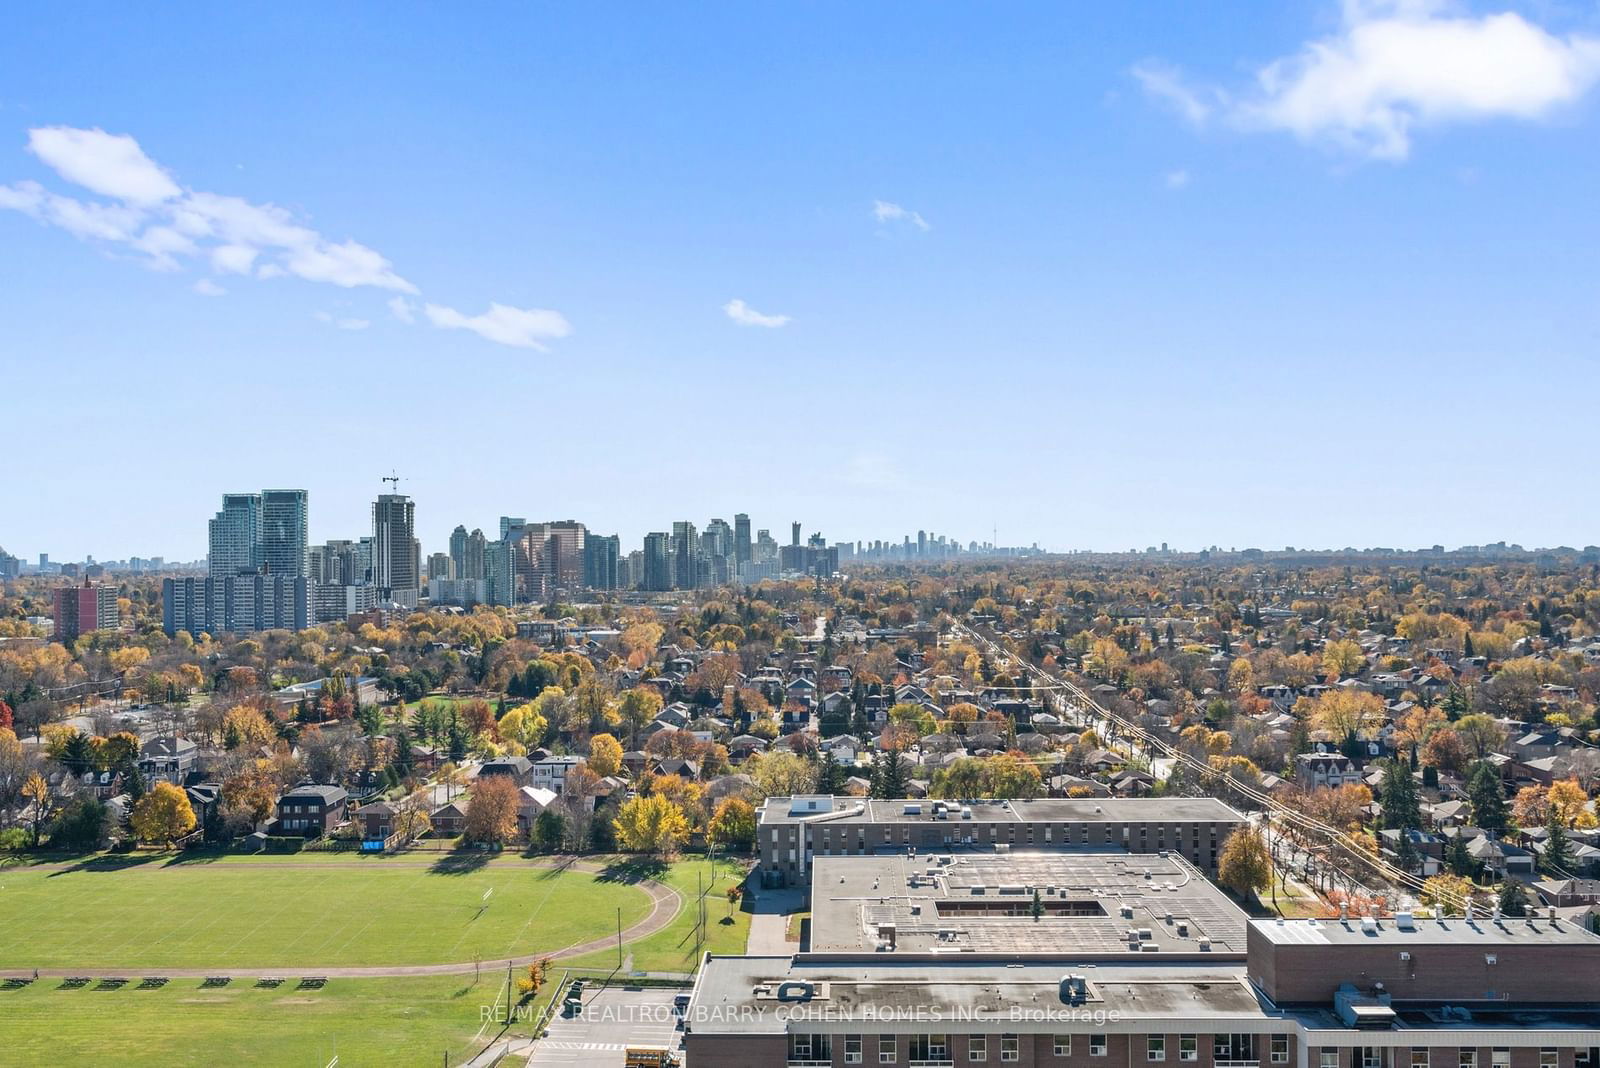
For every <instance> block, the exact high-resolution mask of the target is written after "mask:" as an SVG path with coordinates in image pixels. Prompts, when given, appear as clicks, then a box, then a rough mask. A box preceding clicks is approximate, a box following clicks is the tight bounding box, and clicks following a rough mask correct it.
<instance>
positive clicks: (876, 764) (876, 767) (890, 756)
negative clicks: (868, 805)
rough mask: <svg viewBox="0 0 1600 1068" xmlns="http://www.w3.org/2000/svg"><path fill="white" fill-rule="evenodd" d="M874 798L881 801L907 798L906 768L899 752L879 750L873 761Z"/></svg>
mask: <svg viewBox="0 0 1600 1068" xmlns="http://www.w3.org/2000/svg"><path fill="white" fill-rule="evenodd" d="M872 796H873V797H875V798H879V799H880V800H881V799H890V800H893V799H897V798H901V797H904V796H906V766H905V763H904V761H902V760H901V759H900V754H899V753H898V752H896V751H894V750H892V749H880V750H878V753H877V756H876V757H875V758H874V760H873V768H872Z"/></svg>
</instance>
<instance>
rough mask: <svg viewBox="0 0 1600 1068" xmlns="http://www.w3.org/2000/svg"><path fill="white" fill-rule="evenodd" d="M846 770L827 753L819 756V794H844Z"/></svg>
mask: <svg viewBox="0 0 1600 1068" xmlns="http://www.w3.org/2000/svg"><path fill="white" fill-rule="evenodd" d="M844 778H845V776H844V769H843V768H842V767H840V766H839V762H838V761H837V760H835V759H833V757H831V756H829V755H828V754H827V753H818V754H817V793H819V794H842V793H844Z"/></svg>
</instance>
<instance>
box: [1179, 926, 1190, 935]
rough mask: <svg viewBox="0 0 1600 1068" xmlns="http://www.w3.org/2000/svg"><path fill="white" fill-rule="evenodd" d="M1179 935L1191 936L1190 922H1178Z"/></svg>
mask: <svg viewBox="0 0 1600 1068" xmlns="http://www.w3.org/2000/svg"><path fill="white" fill-rule="evenodd" d="M1178 937H1179V938H1188V937H1189V925H1188V924H1186V923H1180V924H1178Z"/></svg>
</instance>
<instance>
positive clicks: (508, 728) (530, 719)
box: [500, 701, 550, 753]
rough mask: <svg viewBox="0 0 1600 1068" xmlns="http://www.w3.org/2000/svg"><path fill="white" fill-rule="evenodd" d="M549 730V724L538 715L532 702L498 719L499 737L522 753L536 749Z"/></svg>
mask: <svg viewBox="0 0 1600 1068" xmlns="http://www.w3.org/2000/svg"><path fill="white" fill-rule="evenodd" d="M549 729H550V724H549V722H548V721H547V720H546V719H545V718H544V716H542V715H540V714H539V710H538V709H537V708H536V707H535V706H534V703H533V702H532V701H529V702H527V703H526V704H521V705H518V706H517V707H516V708H513V709H512V710H511V711H509V712H507V713H506V714H505V715H504V716H502V717H500V737H502V738H504V739H505V740H506V741H508V742H515V743H516V744H517V745H518V746H520V747H521V748H522V751H523V752H524V753H526V752H527V751H528V750H530V749H537V748H538V747H539V744H540V743H541V742H543V741H544V736H545V732H546V731H548V730H549Z"/></svg>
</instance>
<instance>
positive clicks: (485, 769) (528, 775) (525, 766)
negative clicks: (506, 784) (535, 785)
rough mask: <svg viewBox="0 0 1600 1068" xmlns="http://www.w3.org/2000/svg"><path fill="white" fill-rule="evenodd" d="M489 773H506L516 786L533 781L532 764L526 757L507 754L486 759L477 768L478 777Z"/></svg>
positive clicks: (525, 784)
mask: <svg viewBox="0 0 1600 1068" xmlns="http://www.w3.org/2000/svg"><path fill="white" fill-rule="evenodd" d="M489 775H506V776H509V777H510V779H511V781H512V782H514V783H516V784H517V785H518V786H528V785H530V784H531V783H532V782H533V764H532V762H530V761H529V760H528V758H527V757H521V756H508V757H499V758H497V759H495V760H486V761H484V763H483V766H482V767H480V768H479V769H478V778H480V779H481V778H484V777H485V776H489Z"/></svg>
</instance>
